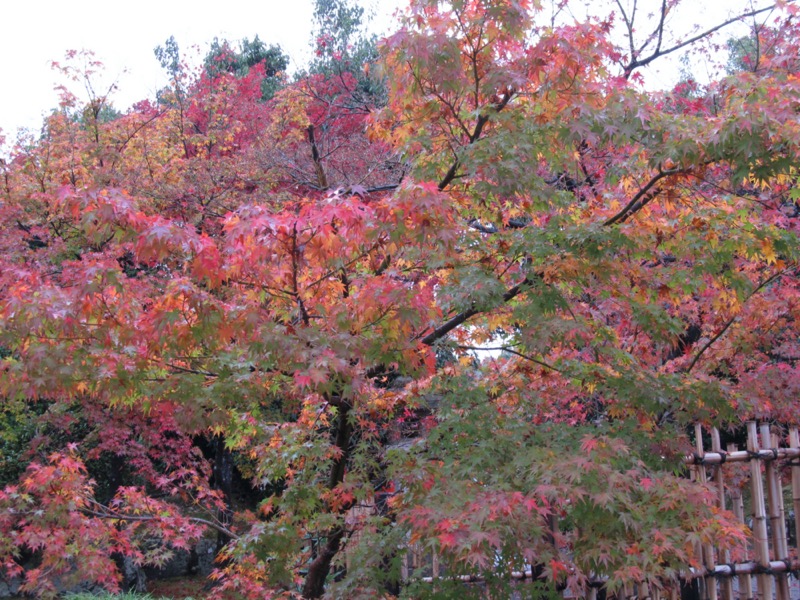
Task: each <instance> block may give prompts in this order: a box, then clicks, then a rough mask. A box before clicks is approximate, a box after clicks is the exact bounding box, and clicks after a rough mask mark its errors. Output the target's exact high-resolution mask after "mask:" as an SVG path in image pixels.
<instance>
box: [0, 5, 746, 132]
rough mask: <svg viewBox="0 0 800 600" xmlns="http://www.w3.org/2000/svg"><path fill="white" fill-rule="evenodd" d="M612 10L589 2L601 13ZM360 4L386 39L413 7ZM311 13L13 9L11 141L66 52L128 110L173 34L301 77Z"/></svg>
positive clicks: (3, 105) (149, 89)
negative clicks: (250, 46)
mask: <svg viewBox="0 0 800 600" xmlns="http://www.w3.org/2000/svg"><path fill="white" fill-rule="evenodd" d="M629 1H630V0H629ZM607 2H608V0H584V2H583V3H585V4H586V6H587V7H588V9H589V10H590V11H592V12H595V11H596V10H597V9H598V7H600V5H601V4H605V5H606V6H607ZM734 2H735V4H737V5H739V6H742V5H745V6H746V5H747V2H746V1H745V0H731V1H730V2H729V1H727V0H706V2H704V3H699V2H697V1H696V0H693V1H691V2H686V3H685V4H686V5H687V8H688V12H686V13H684V14H685V15H686V16H682V17H680V18H681V19H684V20H687V21H689V22H691V21H695V22H696V21H697V20H700V19H702V20H705V21H706V22H707V23H708V24H709V25H710V24H711V23H713V22H719V20H721V18H724V15H725V14H726V13H727V12H728V10H729V9H730V6H731V5H732V4H733V3H734ZM359 3H360V4H361V5H363V6H366V7H367V9H368V10H369V11H371V12H373V13H375V14H376V15H377V18H376V21H375V24H374V25H373V28H374V29H375V30H377V31H386V30H387V29H388V28H389V27H390V26H391V23H393V20H392V18H391V15H392V14H393V13H394V11H395V10H396V7H398V6H401V5H402V6H405V4H406V0H359ZM545 4H549V2H545ZM580 4H582V2H580V0H578V5H580ZM642 4H644V2H642ZM758 4H761V3H760V2H759V3H758ZM312 5H313V2H312V0H217V1H216V2H213V3H212V2H209V1H208V0H137V1H136V2H121V1H120V0H116V1H114V0H14V1H5V2H3V4H2V17H1V18H0V56H2V57H3V59H2V61H0V81H2V93H0V129H1V130H2V132H3V133H4V134H5V135H6V137H7V138H8V141H9V142H10V141H12V139H13V138H14V136H15V132H16V130H17V128H19V127H28V128H31V129H33V130H34V131H36V130H38V129H39V127H40V125H41V122H42V116H43V114H45V113H46V112H48V111H49V110H50V109H51V108H53V107H54V106H56V104H57V94H56V92H55V91H54V89H53V87H54V85H56V84H58V83H62V81H60V80H59V78H58V77H59V76H58V74H57V73H56V72H54V71H53V70H52V69H51V67H50V63H51V61H53V60H56V61H57V60H62V59H63V57H64V53H65V51H66V50H68V49H81V48H86V49H89V50H92V51H94V52H95V54H96V56H97V58H98V59H99V60H101V61H102V62H103V63H104V64H105V67H106V74H107V79H106V81H105V85H108V84H109V83H110V82H112V81H116V82H117V85H118V91H117V92H116V93H115V94H114V95H113V96H112V101H113V103H114V105H115V106H116V107H117V108H118V109H120V110H125V109H127V108H128V107H129V106H130V105H131V104H132V103H133V102H135V101H137V100H141V99H143V98H152V97H154V95H155V92H156V90H157V89H159V88H160V87H162V86H163V85H164V83H165V77H164V74H163V72H162V69H161V68H160V66H159V64H158V61H157V60H156V59H155V56H154V55H153V48H155V47H156V46H157V45H159V44H163V43H164V41H165V40H166V39H167V38H168V37H169V36H170V35H174V36H175V38H176V40H177V41H178V44H179V45H180V47H181V51H182V53H184V54H187V55H190V56H191V55H192V54H191V47H192V46H197V47H199V48H200V50H198V51H197V52H199V53H200V54H199V55H200V56H202V54H204V53H205V51H206V50H207V48H208V44H209V43H210V42H211V40H213V39H214V37H218V38H220V39H228V40H231V41H238V40H241V39H242V38H244V37H249V38H251V39H252V37H253V36H255V35H256V34H258V35H259V37H260V38H261V39H262V40H263V41H264V42H265V43H267V44H280V45H281V47H282V48H283V50H284V52H286V53H287V54H288V55H289V56H290V57H291V59H292V61H293V65H292V67H290V69H291V70H294V69H296V68H297V67H298V66H302V65H303V64H305V62H306V61H307V60H308V58H309V56H310V50H309V48H310V39H311V29H312V12H313V9H312ZM601 10H602V9H601ZM679 25H680V23H679ZM675 58H677V56H676V57H675ZM673 62H674V61H673ZM664 64H665V63H662V65H661V66H660V68H661V69H662V72H661V73H660V74H656V73H651V74H648V77H649V79H650V80H651V81H653V80H656V82H659V81H660V82H661V83H663V85H671V84H672V83H674V80H675V78H676V74H677V68H674V67H673V68H671V69H665V68H664ZM98 91H100V90H99V89H98Z"/></svg>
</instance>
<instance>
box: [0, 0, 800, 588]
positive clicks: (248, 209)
mask: <svg viewBox="0 0 800 600" xmlns="http://www.w3.org/2000/svg"><path fill="white" fill-rule="evenodd" d="M336 6H338V7H339V8H340V9H341V10H339V13H335V12H334V11H333V9H332V8H331V7H334V8H335V7H336ZM347 6H348V5H347V4H346V3H331V2H323V3H321V4H320V10H319V11H318V14H319V18H320V20H321V22H322V24H323V25H324V24H325V22H326V21H325V19H326V18H327V17H325V15H328V17H331V15H334V14H339V15H345V16H348V18H349V19H350V20H349V21H346V24H347V26H348V27H350V26H352V25H353V18H354V16H355V17H358V18H360V13H358V12H352V11H351V12H348V11H347ZM342 7H344V8H342ZM676 7H677V3H675V2H664V3H662V5H661V8H660V12H659V11H656V13H655V15H654V21H653V23H652V27H653V28H652V30H651V32H650V30H647V23H645V24H643V25H640V24H639V21H637V20H636V19H637V18H641V17H640V16H639V17H637V15H636V14H635V11H630V10H626V7H625V5H624V3H619V4H618V5H617V8H618V12H619V14H618V15H617V16H616V17H611V16H607V15H602V14H601V15H599V16H595V17H589V18H587V19H585V20H580V21H575V22H569V23H565V24H560V21H559V19H558V18H556V16H557V15H554V16H553V18H552V19H550V21H549V22H547V19H546V18H545V17H546V15H545V13H544V12H543V11H542V9H541V7H539V6H538V5H534V4H533V3H530V2H527V1H523V0H520V1H516V2H512V1H509V0H470V1H466V0H453V1H452V2H449V3H444V2H436V1H434V0H415V1H414V2H412V3H411V5H410V7H409V8H408V9H407V10H406V12H405V13H404V14H403V15H401V20H400V24H399V29H398V31H397V32H396V33H394V34H393V35H391V36H390V37H388V38H387V39H386V40H384V41H383V42H382V44H381V54H382V57H381V66H380V68H378V67H377V66H374V65H371V66H370V67H369V69H368V71H369V73H367V74H365V73H363V71H362V72H361V73H358V72H356V71H354V70H353V69H352V62H349V63H346V64H345V63H340V64H339V63H337V62H336V61H338V60H349V59H348V57H347V49H348V46H347V39H348V37H347V35H350V33H349V30H348V31H347V32H345V33H346V34H347V35H344V37H342V38H341V39H337V38H336V37H335V36H332V37H330V42H331V43H333V42H334V41H335V42H336V43H339V42H342V40H344V43H345V45H344V47H343V49H338V47H337V49H333V50H331V54H330V55H327V54H325V52H327V51H328V50H325V52H323V53H322V55H321V56H320V57H319V58H320V59H322V58H324V59H325V60H326V61H328V62H327V63H325V65H324V66H325V68H322V67H320V68H317V69H316V70H312V71H311V72H310V73H309V74H307V75H305V76H303V77H301V78H300V79H298V80H297V81H295V82H291V83H289V82H288V80H286V82H287V83H286V85H284V86H283V87H281V88H280V89H277V87H280V86H277V85H275V86H272V87H270V93H272V91H274V90H276V89H277V91H275V94H274V96H273V97H272V98H269V99H267V96H268V94H267V95H266V96H265V94H264V87H263V82H264V81H266V80H267V79H269V78H273V80H272V81H273V83H274V81H275V80H274V78H275V77H279V75H278V74H277V73H276V72H274V71H270V70H269V68H270V66H269V65H267V64H265V63H264V62H263V61H262V62H257V61H251V62H248V63H247V68H246V69H245V68H242V69H238V68H228V67H225V68H204V69H202V70H200V71H198V72H196V73H195V72H193V71H192V70H191V69H190V68H189V67H188V66H186V65H185V64H183V63H182V62H181V58H180V54H179V52H178V47H177V44H176V43H175V41H174V40H172V41H171V42H168V43H167V44H166V45H165V47H164V48H162V49H161V50H160V55H159V56H160V58H161V59H162V64H163V65H164V66H165V68H167V69H168V70H169V72H170V75H171V77H172V79H171V84H170V86H169V87H168V88H167V89H165V90H162V92H161V93H160V94H159V98H158V100H157V101H155V102H150V101H143V102H141V103H139V104H137V105H136V106H134V107H133V108H132V109H131V110H129V111H128V112H126V113H125V114H115V113H111V112H109V98H108V94H99V93H95V91H94V88H93V87H92V86H91V82H92V81H93V79H92V77H93V71H94V70H95V69H97V68H98V67H99V65H98V64H97V62H96V61H95V60H94V58H93V57H91V55H89V54H72V55H70V56H69V57H68V59H69V60H68V62H67V63H65V64H64V65H63V68H62V73H63V74H65V75H66V76H68V77H69V78H71V79H72V80H73V81H77V82H80V83H81V84H86V89H87V90H88V91H89V96H90V97H89V99H88V102H87V103H86V104H82V103H81V102H80V101H79V100H78V98H77V96H75V95H73V94H71V93H70V92H69V91H68V88H67V87H65V88H64V89H63V92H64V93H63V102H62V105H61V107H60V109H59V110H57V111H55V112H54V113H53V114H52V115H51V116H50V117H48V118H47V120H46V122H45V126H44V129H43V135H42V137H41V138H40V139H37V140H31V141H30V143H29V144H27V145H25V146H23V145H20V146H19V147H18V148H17V149H16V152H15V155H14V156H13V157H12V159H11V160H10V161H9V162H8V164H6V165H4V170H3V195H2V203H1V204H0V217H1V218H0V223H2V224H1V225H0V227H1V228H2V235H0V245H1V247H0V346H2V356H3V362H2V367H0V368H1V369H2V371H1V372H2V377H1V378H0V394H2V396H3V398H4V402H5V408H4V410H5V411H6V414H13V415H18V416H20V418H22V417H23V416H26V415H28V416H30V418H32V419H34V420H35V421H36V422H37V423H39V424H40V425H41V427H40V428H38V429H39V435H36V436H32V438H31V440H30V441H31V446H30V449H29V451H28V453H27V456H28V457H29V459H28V460H29V464H28V465H27V468H26V470H25V472H24V473H23V474H22V475H21V476H20V479H19V482H18V483H15V484H12V485H8V486H7V487H5V488H4V489H3V491H2V492H0V507H2V512H0V556H1V557H2V560H3V566H4V568H5V570H6V572H7V573H8V574H11V575H22V574H23V569H22V564H23V563H24V559H25V558H26V557H27V556H29V555H31V554H34V555H35V556H36V558H37V560H38V566H37V567H36V568H33V569H28V570H27V571H25V572H24V576H25V584H24V585H25V589H26V590H27V591H32V592H37V593H41V594H48V593H53V592H54V590H55V587H54V584H53V581H54V578H57V577H64V578H72V579H74V580H76V581H78V580H92V581H97V582H98V583H100V584H102V585H105V586H107V587H109V588H111V589H113V588H114V587H115V586H116V585H118V581H119V576H118V575H117V574H115V571H114V570H113V569H110V568H109V567H110V565H111V562H112V561H111V558H110V557H111V556H112V555H113V554H124V555H129V556H131V557H133V558H134V560H135V561H137V562H138V563H140V564H145V563H155V564H157V563H159V562H161V561H164V560H165V559H166V557H167V555H168V554H169V552H170V546H171V547H173V548H182V547H186V546H187V545H188V544H189V543H191V542H192V540H195V539H197V538H198V537H199V536H200V535H202V531H203V528H210V529H211V530H215V531H216V532H218V533H219V534H220V535H221V536H222V539H223V540H224V541H225V542H226V543H225V546H224V548H223V549H222V552H221V556H220V558H221V560H220V566H219V570H218V572H217V573H216V575H215V577H216V578H217V579H218V581H219V585H218V586H217V588H215V589H216V592H228V593H238V594H239V595H241V596H242V597H248V598H252V597H272V596H274V597H279V596H284V597H291V596H293V595H302V596H303V597H307V598H316V597H320V596H322V595H324V594H326V593H327V594H329V595H330V596H331V597H359V596H364V597H374V596H375V595H378V594H384V593H406V594H409V595H411V596H413V597H421V596H424V595H426V594H428V593H434V592H436V593H444V592H443V590H444V591H446V590H448V589H449V587H448V586H457V587H458V590H459V592H458V593H460V594H463V595H468V594H470V593H475V594H478V595H480V594H483V593H485V590H477V589H472V588H465V587H463V584H462V583H460V582H459V581H457V580H454V579H453V580H451V579H448V580H442V581H440V582H437V583H436V587H435V589H434V588H433V587H431V586H430V584H428V583H424V582H421V581H411V582H408V583H407V585H405V586H404V588H403V589H402V590H401V589H400V588H399V578H400V561H401V560H402V555H403V552H404V550H403V548H404V547H407V545H408V544H422V545H423V546H424V547H426V548H427V549H430V550H433V551H436V552H437V553H438V555H439V556H440V560H441V561H442V564H444V565H446V568H447V569H448V573H449V574H451V575H477V574H480V575H481V576H482V577H484V578H485V582H486V586H488V587H489V588H490V589H495V588H496V589H497V590H501V589H505V587H506V586H508V585H509V575H510V573H511V572H512V571H519V570H525V568H526V566H527V567H528V568H531V569H532V570H533V571H534V573H535V577H536V578H537V579H538V580H539V581H540V582H542V584H543V585H544V586H550V587H552V588H564V587H567V588H570V589H572V590H574V591H578V592H580V591H581V590H582V589H583V588H584V586H585V585H586V584H587V583H588V581H589V578H591V577H599V576H602V577H604V578H605V583H604V585H605V586H606V587H607V589H608V590H610V591H611V592H613V591H615V590H617V589H619V588H620V587H621V586H623V585H625V584H632V583H641V582H648V583H650V584H651V585H653V586H655V587H660V586H663V585H664V584H665V582H669V581H671V580H674V579H675V578H676V577H677V575H678V573H679V571H680V570H681V569H684V568H686V567H688V566H692V565H697V564H698V561H699V558H698V557H697V556H695V554H694V550H693V542H706V541H708V540H710V539H712V538H713V539H716V540H721V541H722V543H728V544H729V545H731V546H732V545H733V544H734V543H735V542H736V541H737V540H739V539H740V536H741V531H740V529H739V527H738V526H737V525H736V524H735V521H734V519H733V518H732V517H730V518H729V517H727V516H726V515H724V514H722V515H720V514H717V511H715V510H714V509H712V503H711V501H710V495H709V492H708V490H707V489H705V488H704V487H703V486H702V485H700V484H698V483H696V482H692V481H690V480H688V479H687V478H685V477H683V476H682V473H681V465H682V462H681V457H682V453H683V452H685V451H686V448H687V447H688V446H687V439H686V438H687V436H686V432H687V430H688V426H689V425H690V424H693V423H695V422H697V421H701V422H713V423H717V424H732V425H733V426H735V424H737V423H739V422H740V421H741V419H746V418H750V417H753V416H757V417H759V418H773V419H780V420H782V421H783V422H789V423H795V422H796V421H797V414H798V411H797V405H796V396H797V394H796V393H795V392H796V388H797V385H798V384H797V382H798V381H800V377H798V373H797V369H798V365H797V360H798V357H800V348H799V347H798V339H800V338H799V337H798V334H800V332H798V326H799V325H798V319H797V317H798V316H800V315H798V311H800V302H798V297H800V296H798V270H797V269H798V265H797V261H798V258H799V257H798V252H799V250H798V249H799V248H800V244H798V239H797V233H798V231H797V228H798V215H800V209H798V205H797V200H798V197H800V194H798V193H797V190H796V186H797V181H796V180H797V177H798V171H797V167H796V165H797V162H798V135H800V131H798V122H797V113H798V109H799V108H800V83H798V82H800V79H799V78H798V56H800V54H798V51H799V50H800V48H798V43H799V42H798V40H800V36H798V31H797V25H796V23H795V21H794V20H793V17H794V16H795V13H796V7H795V5H794V4H792V3H786V2H784V3H781V5H780V6H778V7H770V9H769V10H767V9H760V8H757V9H743V11H742V12H741V13H740V14H739V16H742V15H746V16H749V17H752V18H768V19H769V27H760V28H758V29H757V31H756V36H757V37H756V38H754V39H755V40H759V41H760V43H758V44H756V45H757V47H758V48H759V56H758V62H757V63H755V62H754V61H750V64H752V68H749V69H746V70H740V71H737V72H734V73H732V74H730V75H729V76H727V77H720V78H719V79H718V80H717V81H715V82H712V83H710V84H708V85H707V86H705V87H704V88H702V89H700V88H699V87H698V86H693V87H692V88H691V89H689V88H688V87H687V84H686V82H684V83H682V84H680V85H679V86H678V87H677V88H676V89H674V90H671V91H667V92H657V93H656V92H651V91H647V90H646V89H645V88H644V87H643V85H642V83H641V80H642V76H641V69H642V68H644V67H646V66H647V65H649V64H650V63H652V62H654V61H656V60H668V57H671V56H675V55H676V54H677V53H678V52H679V51H681V50H682V49H684V48H688V47H689V44H690V43H694V42H697V41H702V40H703V39H705V38H706V37H707V36H708V35H709V34H710V33H713V30H714V28H709V29H707V30H702V31H699V32H698V33H697V34H696V35H694V34H691V35H689V37H687V38H686V39H677V38H675V39H672V38H671V37H670V32H669V31H668V29H667V27H666V25H665V23H667V22H668V18H667V17H669V16H670V14H671V11H674V10H677V8H676ZM326 11H327V12H326ZM609 14H610V13H609ZM331 18H332V17H331ZM615 27H616V28H621V30H622V32H623V34H624V39H625V40H626V41H625V44H624V45H622V46H620V45H618V44H617V43H615V42H614V41H613V40H615V39H616V38H615V33H614V32H615V31H616V29H615ZM638 31H648V33H647V34H645V37H643V38H642V39H637V35H638V33H637V32H638ZM256 40H257V38H256ZM326 40H328V38H325V39H323V40H322V41H323V42H325V43H326V44H327V43H328V41H326ZM318 42H319V40H318ZM254 43H255V42H254ZM259 43H260V42H259ZM358 47H359V48H361V46H358ZM243 48H244V47H243ZM259 48H261V49H262V50H263V47H261V46H259ZM326 48H327V46H326ZM217 50H218V51H219V54H218V55H213V53H212V56H222V57H225V56H228V54H226V53H227V52H228V51H229V50H230V49H229V48H227V47H220V48H218V49H217ZM259 56H260V55H259ZM662 57H665V58H663V59H662ZM351 58H352V57H351ZM251 63H252V64H251ZM231 64H233V63H231ZM206 67H208V65H206ZM378 71H380V73H378ZM379 75H380V76H382V77H383V79H382V81H383V82H385V85H386V89H387V92H386V99H385V102H384V98H383V96H382V94H377V93H372V92H371V91H370V90H372V91H374V90H376V89H379V88H380V86H381V85H382V84H380V83H377V80H372V81H373V83H374V84H375V86H374V87H370V85H371V84H370V85H366V84H365V82H369V81H370V80H369V78H370V77H373V76H374V77H378V76H379ZM480 352H482V353H483V354H476V353H480ZM486 353H488V356H487V354H486ZM476 356H485V358H484V359H483V360H480V361H479V360H478V359H477V358H476ZM15 418H16V417H15ZM202 436H206V437H209V436H216V437H215V439H216V440H217V441H218V442H219V445H221V446H222V445H224V448H219V449H218V452H228V453H230V455H231V456H235V457H236V460H238V461H239V462H238V465H239V469H240V471H241V472H242V473H244V474H246V475H247V476H248V477H250V478H252V481H253V482H254V486H255V487H256V488H258V489H260V490H261V491H262V496H263V499H262V501H261V503H260V504H259V506H258V508H257V510H255V511H247V510H244V509H242V510H238V511H234V514H231V510H232V509H236V508H237V507H235V506H231V504H230V498H229V497H226V494H225V493H223V491H221V490H219V489H215V488H214V486H212V485H211V484H210V481H211V474H212V473H211V472H212V465H211V463H210V461H209V460H208V459H207V458H205V457H204V456H203V455H202V452H200V449H199V447H198V444H197V439H198V437H202ZM103 460H113V461H116V464H118V465H127V467H126V468H127V469H128V470H129V471H130V473H131V476H130V477H129V478H128V480H127V481H122V480H120V481H114V482H112V485H110V486H108V487H109V489H108V490H106V491H105V492H104V493H100V491H99V490H98V488H97V484H96V483H95V481H94V480H93V478H92V477H91V476H90V474H89V468H90V467H91V464H92V461H103ZM155 542H159V543H155ZM162 542H163V543H162ZM78 556H80V557H81V560H80V561H79V560H78Z"/></svg>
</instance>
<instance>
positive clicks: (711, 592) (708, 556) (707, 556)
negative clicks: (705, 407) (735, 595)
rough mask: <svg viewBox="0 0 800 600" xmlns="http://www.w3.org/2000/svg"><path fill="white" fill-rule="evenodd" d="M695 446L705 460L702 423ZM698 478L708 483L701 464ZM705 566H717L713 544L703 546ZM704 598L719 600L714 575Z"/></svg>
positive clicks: (697, 428) (706, 582)
mask: <svg viewBox="0 0 800 600" xmlns="http://www.w3.org/2000/svg"><path fill="white" fill-rule="evenodd" d="M694 445H695V450H696V451H697V456H699V457H700V458H703V456H705V453H706V451H705V448H703V426H702V425H700V423H695V426H694ZM697 477H698V480H699V481H700V483H706V482H707V481H708V475H707V473H706V467H705V465H704V464H702V463H700V464H699V465H697ZM701 552H702V556H701V558H702V561H703V566H704V567H705V568H706V571H713V570H714V567H715V566H716V564H715V561H714V546H712V545H711V544H703V545H702V547H701ZM702 581H703V584H704V585H703V588H704V590H703V597H704V598H707V599H708V600H717V578H716V577H714V576H713V575H707V576H705V577H704V578H703V579H702Z"/></svg>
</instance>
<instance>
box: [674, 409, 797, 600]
mask: <svg viewBox="0 0 800 600" xmlns="http://www.w3.org/2000/svg"><path fill="white" fill-rule="evenodd" d="M746 427H747V449H746V450H739V449H737V448H736V447H735V446H733V445H728V447H727V450H726V451H723V450H722V449H721V444H720V435H719V430H717V429H716V428H712V429H711V431H710V434H711V451H708V452H707V451H706V450H705V448H704V445H703V430H702V428H701V426H700V425H697V426H696V427H695V452H694V454H693V455H691V456H689V457H687V458H686V462H687V463H688V464H689V465H690V468H691V471H692V477H693V478H695V479H696V480H698V481H703V482H705V481H707V480H708V479H707V478H708V469H709V467H714V468H713V473H714V474H713V483H714V485H715V486H716V488H717V505H718V506H719V508H720V509H722V510H725V509H729V510H731V511H732V512H733V514H734V515H735V516H736V518H737V519H738V520H739V522H741V523H742V524H745V525H747V521H746V520H745V512H744V499H743V497H742V490H741V488H738V487H736V486H729V487H727V488H726V486H725V481H724V477H725V474H724V471H725V469H730V468H733V467H725V469H723V466H724V465H728V464H729V463H748V466H749V490H750V505H751V518H752V526H751V527H750V540H749V543H747V544H746V546H745V548H744V549H743V550H744V555H745V556H750V557H752V558H751V560H748V561H745V562H738V563H731V562H730V553H729V552H722V553H720V552H716V551H715V549H714V548H712V547H711V546H710V545H707V546H704V547H703V548H702V549H701V552H702V558H703V566H704V569H703V570H698V571H693V572H691V573H686V574H685V579H686V580H690V579H692V578H698V577H699V578H702V586H701V596H702V597H703V598H704V600H717V599H718V598H719V597H720V596H721V598H722V600H734V598H738V599H740V600H747V599H750V598H758V599H759V600H772V599H773V598H776V599H777V600H791V595H790V590H789V573H790V572H792V571H796V570H798V569H800V562H798V560H797V557H798V553H797V541H798V540H800V535H798V533H800V523H798V521H800V435H798V429H797V427H792V428H790V429H789V434H788V436H787V438H786V440H785V443H784V445H781V440H780V439H779V436H778V435H776V434H775V432H774V431H773V430H772V429H771V427H770V425H769V423H763V422H762V423H757V422H756V421H748V423H747V426H746ZM786 463H788V464H790V465H791V469H790V470H789V473H790V476H791V480H792V481H791V488H792V501H793V508H794V513H795V533H796V534H795V548H794V551H793V552H790V549H789V540H788V536H787V530H786V509H785V506H784V501H783V482H782V480H781V466H782V465H783V464H786ZM698 555H699V554H698ZM754 576H755V577H754ZM754 579H755V586H754V585H753V584H754V581H753V580H754ZM734 581H736V583H737V584H738V585H737V586H734ZM736 588H738V589H736Z"/></svg>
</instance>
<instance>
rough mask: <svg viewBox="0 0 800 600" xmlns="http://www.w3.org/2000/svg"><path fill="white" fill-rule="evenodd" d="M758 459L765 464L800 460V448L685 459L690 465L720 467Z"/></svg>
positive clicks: (720, 454)
mask: <svg viewBox="0 0 800 600" xmlns="http://www.w3.org/2000/svg"><path fill="white" fill-rule="evenodd" d="M753 458H758V459H759V460H763V461H764V462H768V461H773V460H790V459H793V458H800V448H776V451H773V450H771V449H770V450H758V451H757V452H756V453H755V454H752V453H750V452H748V451H747V450H732V451H730V452H726V453H724V454H723V453H721V452H705V453H704V454H703V456H697V455H696V454H691V455H689V456H687V457H686V458H685V461H686V462H687V463H688V464H700V463H702V464H704V465H719V464H721V463H723V462H726V463H729V462H748V461H750V460H752V459H753Z"/></svg>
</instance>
